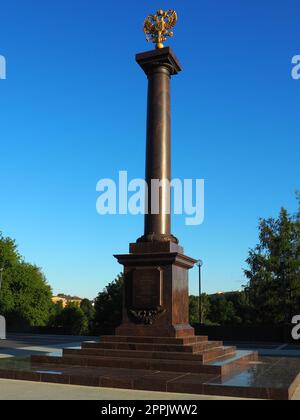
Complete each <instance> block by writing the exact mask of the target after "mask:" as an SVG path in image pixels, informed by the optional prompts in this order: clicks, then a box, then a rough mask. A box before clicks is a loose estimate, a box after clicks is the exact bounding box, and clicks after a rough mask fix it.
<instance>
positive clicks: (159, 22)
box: [144, 9, 178, 49]
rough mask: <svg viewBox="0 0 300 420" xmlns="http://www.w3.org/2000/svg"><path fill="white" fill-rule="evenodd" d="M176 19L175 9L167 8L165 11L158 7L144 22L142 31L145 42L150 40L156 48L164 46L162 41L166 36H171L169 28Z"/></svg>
mask: <svg viewBox="0 0 300 420" xmlns="http://www.w3.org/2000/svg"><path fill="white" fill-rule="evenodd" d="M177 21H178V16H177V13H176V11H175V10H167V11H166V12H165V11H163V10H162V9H160V10H158V11H157V12H156V14H155V15H149V16H147V17H146V19H145V22H144V32H145V35H146V40H147V42H149V41H150V40H152V42H153V43H154V44H156V48H157V49H159V48H164V44H163V42H164V41H166V40H167V38H168V37H172V36H173V31H172V30H171V29H172V28H173V27H174V26H175V25H176V23H177Z"/></svg>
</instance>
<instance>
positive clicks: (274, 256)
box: [245, 197, 300, 324]
mask: <svg viewBox="0 0 300 420" xmlns="http://www.w3.org/2000/svg"><path fill="white" fill-rule="evenodd" d="M299 198H300V197H299ZM247 263H248V266H249V268H248V269H246V270H245V274H246V277H247V278H248V280H249V281H248V284H247V287H246V293H247V295H248V298H249V302H250V304H251V306H252V309H253V313H254V321H255V322H257V323H262V324H278V323H283V322H287V321H289V322H290V320H291V317H292V315H293V314H296V313H298V312H299V310H300V306H299V303H300V211H299V212H298V213H297V215H296V216H291V215H290V214H289V213H288V212H287V210H285V209H281V212H280V214H279V217H278V218H277V219H274V218H270V219H267V220H265V219H261V220H260V224H259V244H258V245H257V246H256V247H255V249H252V250H250V252H249V257H248V259H247Z"/></svg>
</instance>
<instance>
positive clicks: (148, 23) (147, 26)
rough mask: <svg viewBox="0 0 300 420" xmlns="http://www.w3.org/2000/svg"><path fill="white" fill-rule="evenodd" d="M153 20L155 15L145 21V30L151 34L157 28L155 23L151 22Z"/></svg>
mask: <svg viewBox="0 0 300 420" xmlns="http://www.w3.org/2000/svg"><path fill="white" fill-rule="evenodd" d="M151 20H152V21H153V16H148V17H147V18H146V19H145V22H144V32H145V33H146V34H151V33H152V32H154V30H155V25H154V24H153V23H152V22H151Z"/></svg>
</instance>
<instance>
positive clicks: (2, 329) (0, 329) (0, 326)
mask: <svg viewBox="0 0 300 420" xmlns="http://www.w3.org/2000/svg"><path fill="white" fill-rule="evenodd" d="M0 340H6V321H5V318H4V316H1V315H0Z"/></svg>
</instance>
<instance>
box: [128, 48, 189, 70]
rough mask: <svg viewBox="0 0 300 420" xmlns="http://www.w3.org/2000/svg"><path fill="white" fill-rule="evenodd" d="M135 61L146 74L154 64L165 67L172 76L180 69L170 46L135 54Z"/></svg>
mask: <svg viewBox="0 0 300 420" xmlns="http://www.w3.org/2000/svg"><path fill="white" fill-rule="evenodd" d="M136 62H137V63H138V64H139V65H140V66H141V68H142V69H143V71H144V72H145V73H146V74H147V75H148V73H149V71H150V70H151V69H152V68H153V67H156V66H165V67H167V68H168V69H169V71H170V74H171V75H172V76H173V75H176V74H178V73H179V72H181V71H182V67H181V64H180V62H179V60H178V58H177V57H176V55H175V54H174V52H173V50H172V48H170V47H166V48H162V49H158V50H153V51H147V52H143V53H140V54H137V55H136Z"/></svg>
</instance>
